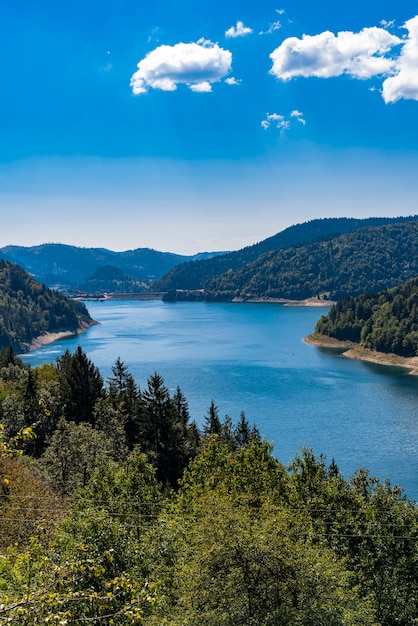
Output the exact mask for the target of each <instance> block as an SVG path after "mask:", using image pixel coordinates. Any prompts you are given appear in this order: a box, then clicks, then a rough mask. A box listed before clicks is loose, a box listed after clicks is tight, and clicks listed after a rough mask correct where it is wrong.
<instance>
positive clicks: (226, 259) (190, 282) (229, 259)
mask: <svg viewBox="0 0 418 626" xmlns="http://www.w3.org/2000/svg"><path fill="white" fill-rule="evenodd" d="M416 219H418V216H410V217H395V218H384V217H370V218H366V219H355V218H347V217H342V218H325V219H315V220H311V221H309V222H305V223H303V224H296V225H293V226H290V227H289V228H286V229H285V230H283V231H281V232H279V233H277V234H276V235H274V236H273V237H269V238H268V239H264V240H263V241H260V242H259V243H256V244H254V245H252V246H248V247H246V248H243V249H242V250H237V251H236V252H230V253H228V254H223V255H222V256H217V257H215V258H211V259H205V260H200V261H189V262H185V263H181V264H179V265H176V266H175V267H173V268H172V269H171V270H170V271H168V272H167V274H165V275H164V276H163V277H162V278H161V279H160V280H158V281H157V282H156V283H155V285H154V287H153V288H154V289H155V290H156V291H169V290H173V289H202V288H204V287H206V284H207V282H208V281H209V280H210V279H212V278H214V277H217V276H220V275H221V274H224V273H225V272H228V271H230V270H237V269H239V268H242V267H243V266H245V265H246V264H248V263H252V262H254V261H256V260H257V259H258V258H259V257H260V256H261V255H263V254H266V253H268V252H274V251H277V250H281V249H285V248H290V247H293V246H299V245H301V244H307V243H312V242H314V241H318V240H320V239H324V238H330V237H337V236H338V235H340V234H343V233H346V232H351V231H354V230H357V229H359V228H367V227H370V226H382V225H384V224H395V223H403V222H407V221H411V220H416Z"/></svg>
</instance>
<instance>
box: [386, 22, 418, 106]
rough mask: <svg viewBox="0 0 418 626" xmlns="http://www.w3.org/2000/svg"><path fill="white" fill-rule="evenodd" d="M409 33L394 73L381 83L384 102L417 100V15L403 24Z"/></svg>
mask: <svg viewBox="0 0 418 626" xmlns="http://www.w3.org/2000/svg"><path fill="white" fill-rule="evenodd" d="M404 28H406V29H407V30H408V32H409V34H408V38H407V39H406V40H405V43H404V45H403V47H402V50H401V53H400V55H399V57H398V59H397V61H396V73H395V75H394V76H391V77H389V78H387V79H386V80H385V81H384V82H383V90H382V96H383V99H384V101H385V102H397V101H398V100H400V99H401V98H403V99H405V100H418V15H416V16H415V17H413V18H412V19H410V20H408V21H407V22H405V24H404Z"/></svg>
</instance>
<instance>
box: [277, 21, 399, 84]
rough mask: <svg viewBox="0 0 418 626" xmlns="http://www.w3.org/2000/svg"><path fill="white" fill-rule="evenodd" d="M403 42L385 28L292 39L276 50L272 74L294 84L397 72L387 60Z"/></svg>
mask: <svg viewBox="0 0 418 626" xmlns="http://www.w3.org/2000/svg"><path fill="white" fill-rule="evenodd" d="M401 42H402V40H401V39H399V37H396V36H395V35H391V34H390V33H389V32H388V31H386V30H385V29H383V28H377V27H375V26H374V27H371V28H364V29H363V30H361V31H360V32H359V33H352V32H349V31H342V32H340V33H338V34H337V35H334V34H333V33H331V32H330V31H325V32H323V33H320V34H319V35H314V36H310V35H303V36H302V39H298V38H296V37H289V38H288V39H285V40H284V41H283V43H282V44H281V45H280V46H279V47H278V48H276V49H275V50H274V51H273V52H272V53H271V54H270V58H271V59H272V60H273V66H272V68H271V70H270V72H271V73H272V74H274V75H275V76H276V77H277V78H281V79H282V80H284V81H286V80H290V79H291V78H294V77H296V76H304V77H309V76H317V77H320V78H330V77H331V76H341V75H342V74H348V75H350V76H352V77H355V78H361V79H366V78H371V77H372V76H377V75H382V74H383V75H385V74H386V75H388V74H391V73H393V72H394V71H395V68H396V63H395V61H394V60H393V59H391V58H388V57H387V56H385V55H386V54H387V53H388V52H389V51H390V50H391V49H392V48H393V47H394V46H396V45H398V44H400V43H401Z"/></svg>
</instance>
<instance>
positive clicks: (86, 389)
mask: <svg viewBox="0 0 418 626" xmlns="http://www.w3.org/2000/svg"><path fill="white" fill-rule="evenodd" d="M57 369H58V372H59V380H60V389H61V399H62V402H63V408H64V415H65V417H66V418H67V419H69V420H73V421H75V422H77V423H79V422H87V423H90V424H92V423H93V419H94V406H95V404H96V402H97V400H99V398H100V397H101V396H102V390H103V379H102V377H101V374H100V372H99V370H98V368H97V367H96V366H95V365H94V364H93V363H92V361H90V359H89V358H88V357H87V356H86V354H85V353H84V352H83V350H82V349H81V347H80V346H78V347H77V349H76V351H75V352H74V354H71V353H70V352H69V350H66V351H65V352H64V354H63V355H62V356H61V357H59V359H58V360H57Z"/></svg>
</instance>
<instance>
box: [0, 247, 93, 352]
mask: <svg viewBox="0 0 418 626" xmlns="http://www.w3.org/2000/svg"><path fill="white" fill-rule="evenodd" d="M92 322H93V320H92V319H91V317H90V315H89V313H88V311H87V309H86V307H85V306H84V304H83V303H81V302H78V301H75V300H70V299H69V298H66V297H65V296H63V295H62V294H59V293H57V292H55V291H52V290H51V289H48V287H46V286H45V285H42V284H40V283H38V282H37V281H35V280H34V279H33V278H32V277H31V276H30V275H29V274H28V273H27V272H25V271H24V270H23V269H22V268H20V267H19V266H17V265H15V264H13V263H9V262H8V261H3V260H1V259H0V348H6V347H8V346H12V347H13V348H14V349H15V350H17V351H24V350H25V349H26V346H27V344H29V343H30V342H31V341H32V340H33V339H35V338H36V337H38V336H40V335H42V334H44V333H48V332H59V331H73V332H76V331H77V330H79V329H81V328H83V327H85V326H86V325H88V324H91V323H92Z"/></svg>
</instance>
